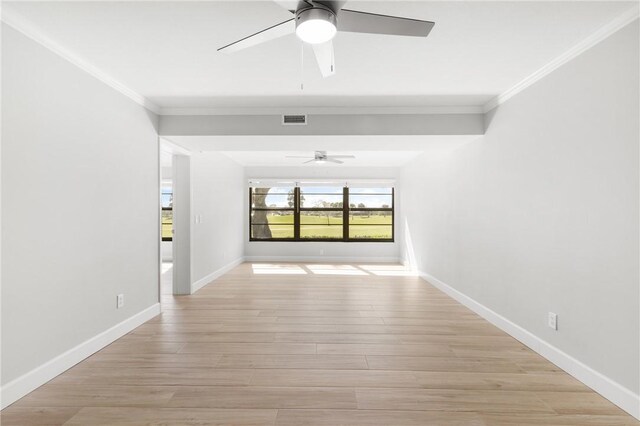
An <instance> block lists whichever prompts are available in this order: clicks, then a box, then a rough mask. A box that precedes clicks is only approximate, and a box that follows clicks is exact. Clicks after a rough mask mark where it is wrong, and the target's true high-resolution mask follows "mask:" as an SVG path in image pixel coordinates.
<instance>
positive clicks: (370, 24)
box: [338, 9, 435, 37]
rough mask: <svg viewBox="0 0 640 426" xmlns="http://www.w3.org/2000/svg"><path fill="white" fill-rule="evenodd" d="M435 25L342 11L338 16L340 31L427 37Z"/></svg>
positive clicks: (427, 22) (396, 17)
mask: <svg viewBox="0 0 640 426" xmlns="http://www.w3.org/2000/svg"><path fill="white" fill-rule="evenodd" d="M434 25H435V23H434V22H431V21H421V20H419V19H410V18H400V17H398V16H388V15H378V14H375V13H367V12H358V11H356V10H347V9H342V10H341V11H340V12H339V14H338V31H348V32H353V33H370V34H388V35H402V36H414V37H426V36H428V35H429V32H430V31H431V29H432V28H433V26H434Z"/></svg>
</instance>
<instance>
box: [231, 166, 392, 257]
mask: <svg viewBox="0 0 640 426" xmlns="http://www.w3.org/2000/svg"><path fill="white" fill-rule="evenodd" d="M398 176H399V169H398V168H395V167H322V166H317V165H310V166H307V167H245V180H244V190H243V194H244V200H245V201H244V205H245V210H244V216H243V217H244V228H245V231H244V232H245V237H244V240H245V245H244V253H245V257H246V258H247V260H274V261H275V260H291V261H295V260H301V261H307V260H323V259H326V261H341V260H344V261H356V260H358V261H359V260H362V261H371V262H395V261H398V260H399V259H400V240H401V237H400V235H399V228H398V227H397V224H396V229H395V242H392V243H389V242H379V243H354V242H351V243H345V242H326V243H325V242H312V241H309V242H275V241H249V211H248V208H249V206H248V199H249V195H248V190H247V185H246V181H247V180H248V179H251V178H289V179H297V180H300V179H318V178H326V179H397V178H398ZM401 190H402V189H401V188H399V187H398V186H396V189H395V191H396V192H395V194H396V197H395V201H396V205H395V209H396V218H398V213H399V211H400V209H401V207H400V202H399V200H398V199H399V197H398V194H399V192H400V191H401Z"/></svg>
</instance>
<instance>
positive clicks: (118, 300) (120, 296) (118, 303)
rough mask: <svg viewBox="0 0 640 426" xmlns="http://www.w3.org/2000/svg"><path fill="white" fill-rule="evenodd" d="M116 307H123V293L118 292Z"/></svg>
mask: <svg viewBox="0 0 640 426" xmlns="http://www.w3.org/2000/svg"><path fill="white" fill-rule="evenodd" d="M116 307H117V308H118V309H120V308H123V307H124V294H119V295H118V297H117V305H116Z"/></svg>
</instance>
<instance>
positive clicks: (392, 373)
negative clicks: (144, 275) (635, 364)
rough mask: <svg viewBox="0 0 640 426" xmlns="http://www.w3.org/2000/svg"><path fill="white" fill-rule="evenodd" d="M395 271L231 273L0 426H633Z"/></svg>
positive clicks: (309, 268) (26, 401)
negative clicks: (55, 425) (147, 425)
mask: <svg viewBox="0 0 640 426" xmlns="http://www.w3.org/2000/svg"><path fill="white" fill-rule="evenodd" d="M404 273H405V272H404V271H403V270H402V268H401V267H399V266H394V265H376V266H373V265H369V266H367V265H324V266H323V265H317V264H308V265H307V264H286V265H285V264H260V263H256V264H242V265H240V266H239V267H237V268H235V269H234V270H233V271H231V272H230V273H228V274H227V275H225V276H223V277H222V278H220V279H219V280H217V281H216V282H215V283H213V284H210V285H208V286H206V287H204V288H203V289H201V290H200V291H199V292H198V293H196V294H195V295H193V296H182V297H174V296H172V295H170V294H166V292H163V293H164V294H163V295H162V308H163V313H162V315H160V316H159V317H157V318H155V319H153V320H151V321H149V322H148V323H146V324H144V325H142V326H141V327H139V328H137V329H136V330H134V331H133V332H131V333H130V334H128V335H126V336H124V337H123V338H121V339H119V340H118V341H116V342H114V343H113V344H111V345H110V346H108V347H106V348H105V349H103V350H102V351H100V352H98V353H96V354H94V355H93V356H91V357H90V358H88V359H87V360H85V361H84V362H82V363H80V364H78V365H77V366H76V367H74V368H72V369H70V370H69V371H67V372H66V373H64V374H62V375H60V376H58V377H57V378H55V379H54V380H52V381H51V382H49V383H47V384H46V385H44V386H42V387H41V388H39V389H37V390H36V391H34V392H32V393H31V394H29V395H27V396H26V397H24V398H23V399H21V400H20V401H18V402H16V403H15V404H13V405H12V406H11V407H9V408H7V409H5V410H4V411H3V412H2V425H3V426H9V425H21V426H25V425H41V424H47V425H53V424H66V425H96V424H100V425H134V424H153V425H160V424H162V425H174V424H175V425H195V424H197V425H208V424H215V425H223V424H234V425H274V424H275V425H287V426H288V425H331V426H335V425H363V426H372V425H581V426H582V425H585V426H587V425H607V426H611V425H637V424H640V423H639V422H637V421H635V420H634V419H633V418H632V417H630V416H629V415H627V414H625V413H624V412H623V411H622V410H620V409H619V408H617V407H616V406H615V405H613V404H612V403H610V402H609V401H607V400H606V399H604V398H603V397H601V396H600V395H598V394H596V393H595V392H593V391H591V390H590V389H588V388H587V387H586V386H584V385H583V384H581V383H580V382H578V381H577V380H575V379H574V378H572V377H571V376H569V375H568V374H566V373H564V372H562V371H560V370H559V369H558V368H557V367H555V366H554V365H552V364H551V363H549V362H547V361H546V360H545V359H543V358H542V357H540V356H539V355H537V354H536V353H534V352H532V351H531V350H529V349H528V348H526V347H525V346H523V345H522V344H520V343H519V342H518V341H516V340H514V339H513V338H511V337H509V336H508V335H506V334H505V333H503V332H502V331H500V330H498V329H497V328H495V327H494V326H492V325H491V324H489V323H487V322H486V321H484V320H483V319H481V318H480V317H478V316H477V315H475V314H474V313H472V312H471V311H469V310H468V309H466V308H465V307H463V306H461V305H460V304H458V303H457V302H455V301H454V300H452V299H451V298H449V297H448V296H446V295H445V294H443V293H441V292H440V291H438V290H437V289H435V288H434V287H432V286H430V285H429V284H428V283H426V282H424V281H423V280H421V279H419V278H417V277H414V276H404V275H403V274H404Z"/></svg>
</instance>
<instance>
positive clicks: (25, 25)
mask: <svg viewBox="0 0 640 426" xmlns="http://www.w3.org/2000/svg"><path fill="white" fill-rule="evenodd" d="M1 18H2V19H1V20H2V22H4V23H5V24H7V25H8V26H10V27H11V28H13V29H14V30H16V31H18V32H20V33H21V34H23V35H24V36H26V37H28V38H30V39H31V40H33V41H35V42H36V43H38V44H40V45H42V46H44V47H45V48H47V49H49V50H50V51H51V52H53V53H55V54H56V55H58V56H60V57H62V58H64V59H66V60H67V61H69V62H70V63H72V64H73V65H75V66H76V67H78V68H80V69H81V70H83V71H85V72H86V73H88V74H90V75H91V76H93V77H94V78H96V79H98V80H100V81H101V82H103V83H104V84H106V85H107V86H109V87H111V88H113V89H114V90H116V91H118V92H120V93H122V94H123V95H124V96H126V97H127V98H129V99H131V100H132V101H134V102H135V103H137V104H139V105H141V106H143V107H144V108H146V109H148V110H149V111H151V112H153V113H156V114H159V113H160V107H159V106H157V105H156V104H154V103H153V102H151V101H149V100H148V99H147V98H145V97H144V96H142V95H141V94H139V93H138V92H136V91H135V90H132V89H130V88H129V87H127V86H125V85H124V84H123V83H121V82H119V81H118V80H116V79H115V78H113V77H111V76H110V75H108V74H107V73H105V72H104V71H102V70H100V69H99V68H97V67H96V66H94V65H92V64H90V63H88V62H87V61H85V60H84V59H82V58H80V57H79V56H77V55H76V54H74V53H72V52H71V51H69V50H68V49H66V48H65V47H63V46H61V45H60V44H59V43H57V42H55V41H53V40H52V39H51V38H49V37H48V36H47V35H45V34H44V33H42V32H41V31H40V30H38V29H37V28H36V27H35V26H34V25H33V24H32V23H30V22H28V21H27V20H25V19H24V18H23V17H21V16H19V15H18V14H16V13H14V12H12V11H11V10H9V9H7V8H6V7H4V8H2V17H1Z"/></svg>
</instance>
